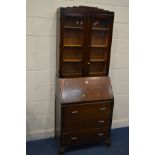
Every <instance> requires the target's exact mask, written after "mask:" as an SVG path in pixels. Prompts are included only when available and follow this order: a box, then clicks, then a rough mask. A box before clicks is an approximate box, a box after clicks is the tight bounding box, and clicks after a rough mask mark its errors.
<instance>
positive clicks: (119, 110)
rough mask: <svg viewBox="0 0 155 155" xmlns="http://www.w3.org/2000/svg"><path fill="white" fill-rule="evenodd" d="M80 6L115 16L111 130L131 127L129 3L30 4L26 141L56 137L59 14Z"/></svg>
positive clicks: (72, 0) (41, 0) (65, 0)
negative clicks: (107, 11) (97, 9)
mask: <svg viewBox="0 0 155 155" xmlns="http://www.w3.org/2000/svg"><path fill="white" fill-rule="evenodd" d="M80 5H83V6H93V7H98V8H102V9H107V10H110V11H114V12H115V18H114V28H113V39H112V47H111V62H110V71H109V72H110V73H109V75H110V78H111V82H112V88H113V92H114V97H115V104H114V112H113V122H112V128H119V127H126V126H128V125H129V95H128V93H129V74H128V72H129V63H128V59H129V39H128V38H129V34H128V32H129V28H128V26H129V23H128V19H129V15H128V13H129V10H128V9H129V7H128V0H27V13H26V17H27V18H26V26H27V31H26V39H27V43H26V57H27V62H26V76H27V79H26V83H27V84H26V94H27V95H26V109H27V112H26V117H27V119H26V125H27V141H29V140H36V139H42V138H48V137H53V136H54V130H55V126H54V125H55V99H54V95H55V72H56V65H55V63H56V35H57V34H56V21H57V16H56V11H57V8H59V7H67V6H80Z"/></svg>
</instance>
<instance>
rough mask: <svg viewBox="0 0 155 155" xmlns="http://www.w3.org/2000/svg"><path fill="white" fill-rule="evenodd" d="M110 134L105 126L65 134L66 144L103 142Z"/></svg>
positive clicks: (64, 140)
mask: <svg viewBox="0 0 155 155" xmlns="http://www.w3.org/2000/svg"><path fill="white" fill-rule="evenodd" d="M108 136H109V131H108V130H106V129H103V128H100V129H93V130H83V131H78V132H72V133H64V134H63V144H64V145H79V144H80V145H81V144H86V143H87V144H89V143H95V142H101V141H103V140H104V139H105V138H107V137H108Z"/></svg>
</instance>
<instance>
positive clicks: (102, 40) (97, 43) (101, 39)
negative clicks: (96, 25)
mask: <svg viewBox="0 0 155 155" xmlns="http://www.w3.org/2000/svg"><path fill="white" fill-rule="evenodd" d="M91 46H92V47H107V46H108V31H98V30H92V33H91Z"/></svg>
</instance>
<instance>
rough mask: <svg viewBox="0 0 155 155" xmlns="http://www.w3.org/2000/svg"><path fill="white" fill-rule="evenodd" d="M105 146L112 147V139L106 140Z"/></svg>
mask: <svg viewBox="0 0 155 155" xmlns="http://www.w3.org/2000/svg"><path fill="white" fill-rule="evenodd" d="M104 144H105V145H106V146H111V139H110V138H107V139H105V141H104Z"/></svg>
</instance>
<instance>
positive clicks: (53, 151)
mask: <svg viewBox="0 0 155 155" xmlns="http://www.w3.org/2000/svg"><path fill="white" fill-rule="evenodd" d="M111 141H112V144H111V147H106V146H103V145H91V146H90V145H89V146H85V147H80V148H78V149H69V150H67V151H66V152H65V154H64V155H129V128H128V127H126V128H119V129H113V130H112V132H111ZM57 154H58V153H57V142H56V140H55V139H54V138H50V139H44V140H38V141H31V142H27V143H26V155H57Z"/></svg>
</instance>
